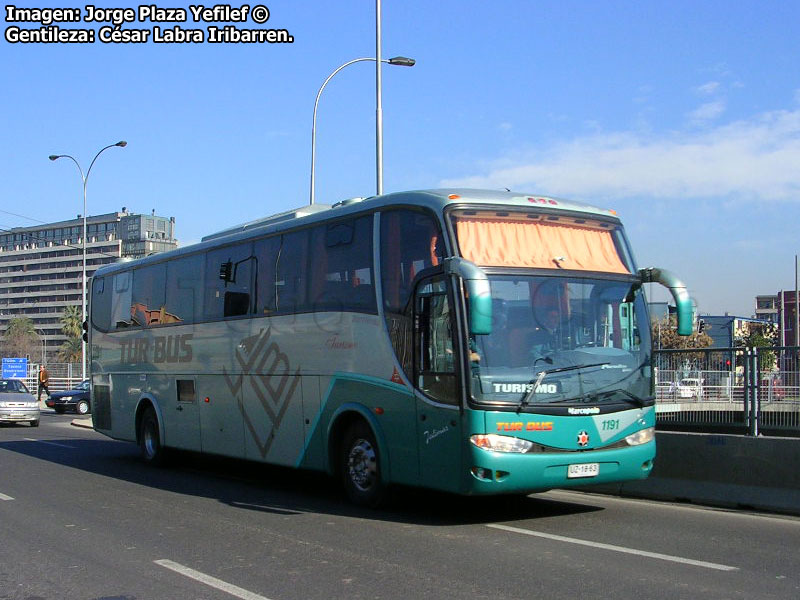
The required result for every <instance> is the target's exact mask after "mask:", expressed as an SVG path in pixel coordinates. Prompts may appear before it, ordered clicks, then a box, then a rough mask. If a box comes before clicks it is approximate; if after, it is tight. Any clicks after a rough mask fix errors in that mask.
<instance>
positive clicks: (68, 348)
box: [58, 337, 83, 362]
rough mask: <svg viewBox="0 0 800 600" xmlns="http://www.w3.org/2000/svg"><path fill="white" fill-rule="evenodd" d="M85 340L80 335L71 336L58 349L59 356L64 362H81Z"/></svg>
mask: <svg viewBox="0 0 800 600" xmlns="http://www.w3.org/2000/svg"><path fill="white" fill-rule="evenodd" d="M82 345H83V340H82V339H81V338H80V337H70V338H69V339H68V340H67V341H66V342H64V343H63V344H61V347H60V348H59V349H58V358H59V360H62V361H63V362H80V360H81V358H82V355H83V349H82Z"/></svg>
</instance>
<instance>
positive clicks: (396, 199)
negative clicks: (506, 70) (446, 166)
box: [202, 189, 616, 242]
mask: <svg viewBox="0 0 800 600" xmlns="http://www.w3.org/2000/svg"><path fill="white" fill-rule="evenodd" d="M462 203H463V204H472V203H481V204H487V205H498V206H500V205H502V206H515V205H516V206H520V207H531V206H538V207H539V208H542V207H547V208H555V209H561V210H568V211H572V212H582V213H589V214H593V215H602V216H609V215H612V216H613V215H615V214H616V213H615V212H614V211H610V210H605V209H601V208H597V207H594V206H589V205H586V204H579V203H576V202H572V201H569V200H564V199H561V198H553V197H551V196H541V195H533V194H522V193H519V192H511V191H495V190H474V189H438V190H417V191H409V192H394V193H391V194H384V195H382V196H372V197H370V198H350V199H348V200H343V201H342V202H337V203H336V204H333V205H329V204H310V205H307V206H304V207H301V208H296V209H293V210H289V211H286V212H282V213H278V214H275V215H272V216H269V217H264V218H263V219H257V220H255V221H250V222H247V223H243V224H241V225H236V226H234V227H230V228H228V229H224V230H222V231H218V232H216V233H212V234H209V235H207V236H205V237H203V239H202V241H203V242H206V241H210V240H216V239H220V238H222V237H227V236H229V235H235V234H237V233H242V232H244V231H251V230H254V229H267V228H270V226H273V225H278V224H286V223H287V222H289V221H294V220H296V219H301V218H303V217H311V216H312V215H316V216H317V217H318V218H309V219H304V221H303V223H304V224H305V223H312V222H314V221H317V220H324V219H328V218H330V217H334V216H339V214H344V211H342V212H341V213H339V212H338V211H339V210H340V209H343V208H348V207H353V210H354V211H357V212H361V211H363V210H368V209H370V208H382V207H384V206H387V205H395V204H400V205H402V204H410V205H421V206H426V207H428V208H433V209H434V210H436V212H440V211H441V210H442V209H443V208H444V207H445V206H448V205H454V204H462ZM330 210H337V214H336V215H334V214H332V213H328V211H330ZM347 212H350V211H347ZM323 213H324V214H323ZM293 225H294V224H293Z"/></svg>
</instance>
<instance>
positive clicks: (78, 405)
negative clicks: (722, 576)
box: [44, 379, 92, 415]
mask: <svg viewBox="0 0 800 600" xmlns="http://www.w3.org/2000/svg"><path fill="white" fill-rule="evenodd" d="M44 403H45V405H47V406H49V407H50V408H52V409H54V410H55V411H56V412H57V413H58V414H63V413H64V412H66V411H68V410H71V411H75V412H76V413H78V414H79V415H87V414H89V413H90V412H91V411H92V405H91V403H90V401H89V380H88V379H84V380H83V381H81V382H80V383H79V384H78V385H76V386H75V387H74V388H73V389H71V390H67V391H65V392H53V393H52V394H50V397H49V398H48V399H47V400H45V402H44Z"/></svg>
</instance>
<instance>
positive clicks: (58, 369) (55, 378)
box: [25, 362, 81, 397]
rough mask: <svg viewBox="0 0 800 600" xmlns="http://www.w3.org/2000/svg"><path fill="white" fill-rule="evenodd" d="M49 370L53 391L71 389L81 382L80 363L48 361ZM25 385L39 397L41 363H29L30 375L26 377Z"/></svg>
mask: <svg viewBox="0 0 800 600" xmlns="http://www.w3.org/2000/svg"><path fill="white" fill-rule="evenodd" d="M45 366H46V367H47V372H48V373H49V374H50V385H49V386H48V388H49V389H50V391H51V392H61V391H64V390H71V389H72V388H74V387H75V386H76V385H78V384H79V383H80V382H81V364H80V363H47V365H45ZM25 385H26V386H27V387H28V389H29V390H30V391H31V392H32V393H33V395H34V396H37V397H38V394H37V393H38V388H39V364H38V363H31V362H29V363H28V376H27V377H26V378H25Z"/></svg>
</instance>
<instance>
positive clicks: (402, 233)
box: [380, 209, 444, 378]
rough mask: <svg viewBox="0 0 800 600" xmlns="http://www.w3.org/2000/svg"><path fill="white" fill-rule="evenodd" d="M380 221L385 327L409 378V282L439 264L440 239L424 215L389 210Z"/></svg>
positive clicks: (433, 226)
mask: <svg viewBox="0 0 800 600" xmlns="http://www.w3.org/2000/svg"><path fill="white" fill-rule="evenodd" d="M380 220H381V245H380V248H381V289H382V292H383V305H384V309H385V315H386V327H387V329H388V330H389V338H390V339H391V341H392V347H393V348H394V352H395V356H397V360H398V362H399V363H400V365H401V367H402V368H403V371H404V372H405V373H406V375H407V376H408V377H409V378H411V375H412V374H411V365H412V346H411V339H412V327H411V312H412V308H413V307H412V303H411V302H410V296H411V293H412V290H411V283H412V281H413V280H414V277H415V276H416V274H417V273H419V272H420V271H421V270H422V269H425V268H428V267H433V266H437V265H438V264H440V263H441V260H442V255H443V248H444V245H443V238H442V233H441V230H440V229H439V226H438V224H437V222H436V220H435V219H434V218H433V216H431V215H429V214H427V213H424V212H419V211H413V210H406V209H401V210H389V211H385V212H382V213H381V216H380Z"/></svg>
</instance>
